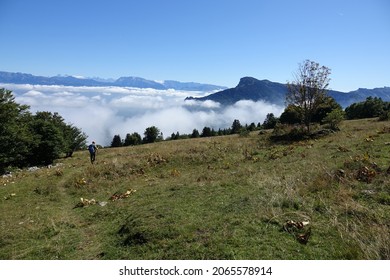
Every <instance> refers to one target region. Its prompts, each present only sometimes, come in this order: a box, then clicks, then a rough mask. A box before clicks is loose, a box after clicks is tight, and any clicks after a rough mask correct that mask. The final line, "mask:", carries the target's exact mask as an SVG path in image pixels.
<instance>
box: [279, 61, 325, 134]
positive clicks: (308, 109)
mask: <svg viewBox="0 0 390 280" xmlns="http://www.w3.org/2000/svg"><path fill="white" fill-rule="evenodd" d="M330 72H331V71H330V69H329V68H328V67H325V66H320V64H319V63H317V62H314V61H311V60H305V61H304V62H303V63H301V64H300V65H299V68H298V71H297V72H296V73H295V74H294V78H295V81H293V82H291V83H290V82H288V83H287V88H288V92H287V95H286V102H287V104H288V105H290V104H292V105H295V106H297V107H298V108H300V111H301V120H302V123H304V124H305V125H306V127H307V130H308V132H310V122H311V119H312V116H313V115H314V113H315V111H316V110H317V108H318V106H319V105H320V104H321V103H322V102H323V100H324V98H325V97H326V96H327V91H328V90H327V88H328V86H329V81H330V78H329V75H330Z"/></svg>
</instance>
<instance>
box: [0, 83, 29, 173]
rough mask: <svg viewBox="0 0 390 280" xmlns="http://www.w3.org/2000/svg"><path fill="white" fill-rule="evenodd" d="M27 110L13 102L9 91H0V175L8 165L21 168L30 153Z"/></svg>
mask: <svg viewBox="0 0 390 280" xmlns="http://www.w3.org/2000/svg"><path fill="white" fill-rule="evenodd" d="M28 109H29V107H28V106H25V105H20V104H18V103H16V102H15V98H14V97H13V95H12V92H11V91H9V90H6V89H4V88H2V89H0V120H1V121H0V173H3V172H4V170H5V168H6V167H7V166H10V165H14V166H23V165H24V164H25V162H26V160H27V157H28V156H29V155H30V153H31V151H30V148H31V146H32V144H33V138H34V137H33V135H32V134H31V133H30V129H29V126H28V123H29V121H30V120H31V114H30V113H29V111H28Z"/></svg>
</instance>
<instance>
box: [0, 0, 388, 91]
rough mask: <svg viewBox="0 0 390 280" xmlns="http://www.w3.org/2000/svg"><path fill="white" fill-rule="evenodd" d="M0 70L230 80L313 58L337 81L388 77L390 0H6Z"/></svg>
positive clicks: (340, 85) (1, 3) (344, 84)
mask: <svg viewBox="0 0 390 280" xmlns="http://www.w3.org/2000/svg"><path fill="white" fill-rule="evenodd" d="M0 13H1V16H0V37H1V38H2V43H1V44H0V61H1V62H0V70H1V71H10V72H24V73H31V74H34V75H43V76H54V75H57V74H63V75H64V74H68V75H82V76H86V77H94V76H98V77H102V78H119V77H121V76H139V77H143V78H147V79H154V80H167V79H174V80H179V81H194V82H202V83H212V84H218V85H225V86H229V87H234V86H235V85H236V84H237V83H238V81H239V79H240V78H241V77H243V76H252V77H255V78H258V79H268V80H271V81H276V82H283V83H284V82H286V81H289V80H292V79H293V72H294V71H296V69H297V67H298V63H300V62H302V61H303V60H305V59H311V60H315V61H317V62H319V63H320V64H322V65H325V66H327V67H329V68H331V69H332V75H331V78H332V81H331V84H330V86H331V88H332V89H335V90H342V91H349V90H355V89H357V88H358V87H366V88H373V87H383V86H390V67H389V66H390V1H387V0H362V1H356V0H355V1H348V0H347V1H342V0H327V1H314V0H311V1H303V0H296V1H283V0H274V1H271V0H268V1H265V0H237V1H232V0H196V1H195V0H188V1H183V0H164V1H162V0H142V1H141V0H139V1H135V0H110V1H90V0H76V1H75V0H67V1H53V0H51V1H50V0H30V1H28V0H24V1H22V0H0Z"/></svg>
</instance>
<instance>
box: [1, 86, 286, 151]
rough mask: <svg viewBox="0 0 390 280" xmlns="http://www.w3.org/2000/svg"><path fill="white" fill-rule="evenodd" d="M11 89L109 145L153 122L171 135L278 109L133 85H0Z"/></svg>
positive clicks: (253, 118) (249, 120)
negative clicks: (186, 98)
mask: <svg viewBox="0 0 390 280" xmlns="http://www.w3.org/2000/svg"><path fill="white" fill-rule="evenodd" d="M0 87H4V88H7V89H9V90H12V91H13V93H14V95H15V97H16V101H17V102H18V103H21V104H27V105H29V106H30V107H31V112H33V113H35V112H36V111H50V112H58V113H59V114H60V115H61V116H62V117H63V118H64V119H65V120H66V122H69V123H72V124H74V125H75V126H77V127H79V128H81V129H82V130H83V131H84V132H85V133H86V134H87V135H88V136H89V141H92V140H95V141H97V143H100V144H102V145H109V144H110V143H111V140H112V138H113V136H114V135H115V134H119V135H121V137H122V138H124V137H125V136H126V134H127V133H133V132H138V133H139V134H141V135H143V133H144V131H145V129H146V128H147V127H150V126H153V125H154V126H157V127H158V128H159V129H160V130H161V131H162V132H163V134H164V137H168V136H170V135H171V134H172V133H176V132H179V133H180V134H188V133H191V132H192V130H193V129H194V128H195V129H198V130H199V131H200V132H201V130H202V129H203V127H205V126H209V127H212V128H214V129H219V128H228V127H230V126H231V125H232V123H233V121H234V120H235V119H238V120H239V121H240V122H241V124H246V123H247V124H250V123H252V122H254V123H256V124H257V123H258V122H263V121H264V119H265V117H266V115H267V114H268V113H274V114H275V115H276V116H278V115H280V114H281V113H282V111H283V109H284V108H282V107H280V106H277V105H273V104H269V103H265V102H263V101H258V102H253V101H249V100H241V101H239V102H237V103H235V104H234V105H232V106H227V107H223V106H221V104H219V103H217V102H214V101H211V100H208V101H203V102H201V101H196V100H187V101H184V99H185V97H187V96H195V97H200V96H205V95H208V94H210V92H193V91H191V92H189V91H176V90H155V89H138V88H126V87H70V86H45V85H16V84H2V85H0Z"/></svg>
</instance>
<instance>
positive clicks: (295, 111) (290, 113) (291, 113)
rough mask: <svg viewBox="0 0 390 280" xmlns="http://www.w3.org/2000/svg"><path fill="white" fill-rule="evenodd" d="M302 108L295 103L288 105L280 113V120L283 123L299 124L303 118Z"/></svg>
mask: <svg viewBox="0 0 390 280" xmlns="http://www.w3.org/2000/svg"><path fill="white" fill-rule="evenodd" d="M301 114H302V112H301V109H300V107H298V106H295V105H292V104H290V105H288V106H287V107H286V108H285V109H284V111H283V113H282V114H281V115H280V118H279V121H280V122H281V123H283V124H297V123H300V122H301V120H302V117H301Z"/></svg>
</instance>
